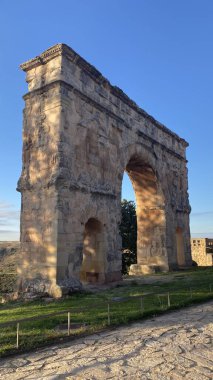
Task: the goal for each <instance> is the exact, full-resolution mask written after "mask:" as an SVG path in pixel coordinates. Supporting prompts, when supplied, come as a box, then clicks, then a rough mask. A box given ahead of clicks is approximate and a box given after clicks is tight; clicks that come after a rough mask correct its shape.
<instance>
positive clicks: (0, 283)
mask: <svg viewBox="0 0 213 380" xmlns="http://www.w3.org/2000/svg"><path fill="white" fill-rule="evenodd" d="M19 253H20V243H19V242H18V241H0V293H5V292H12V291H14V290H15V287H16V278H17V274H16V269H17V263H18V260H19Z"/></svg>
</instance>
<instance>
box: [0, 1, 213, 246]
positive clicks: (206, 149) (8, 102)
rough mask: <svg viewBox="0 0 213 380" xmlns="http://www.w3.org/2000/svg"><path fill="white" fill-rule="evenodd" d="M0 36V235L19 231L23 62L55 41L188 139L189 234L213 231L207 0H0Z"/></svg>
mask: <svg viewBox="0 0 213 380" xmlns="http://www.w3.org/2000/svg"><path fill="white" fill-rule="evenodd" d="M0 42H1V53H0V55H1V57H0V58H1V59H0V83H1V88H0V115H1V122H0V130H1V134H0V178H1V179H0V240H10V239H11V240H13V239H18V237H19V209H20V194H19V193H17V192H16V183H17V180H18V178H19V175H20V172H21V145H22V141H21V139H22V110H23V107H24V102H23V100H22V95H23V94H24V93H26V92H27V85H26V83H25V75H24V73H23V72H22V71H21V70H20V69H19V64H20V63H22V62H24V61H26V60H28V59H30V58H33V57H35V56H36V55H38V54H40V53H41V52H42V51H44V50H46V49H47V48H49V47H50V46H52V45H54V44H56V43H58V42H64V43H66V44H68V45H70V46H71V47H72V48H73V49H74V50H76V51H77V52H78V53H79V54H80V55H82V56H83V57H84V58H85V59H86V60H88V61H89V62H90V63H92V64H93V65H94V66H96V67H97V68H98V70H100V71H101V72H102V74H103V75H104V76H106V77H107V78H108V79H109V80H110V81H111V83H112V84H115V85H117V86H118V87H120V88H122V89H123V90H124V91H125V92H126V93H127V94H128V95H129V96H130V97H131V98H132V99H134V100H135V101H136V102H137V103H138V105H139V106H141V107H142V108H144V109H145V110H146V111H147V112H149V113H150V114H151V115H153V116H154V117H155V118H156V119H158V120H159V121H161V122H162V123H163V124H165V125H166V126H167V127H168V128H170V129H172V130H173V131H175V132H176V133H178V134H179V135H180V136H181V137H183V138H185V139H186V140H187V141H188V142H189V144H190V146H189V148H188V150H187V158H188V160H189V163H188V169H189V194H190V203H191V206H192V213H191V231H192V233H193V234H194V235H196V234H197V236H199V235H203V236H209V237H210V236H213V173H212V161H213V158H212V157H213V138H212V137H213V125H212V124H213V121H212V110H213V1H212V0H61V1H58V0H45V1H44V0H42V1H41V0H36V1H33V0H19V1H17V0H1V2H0ZM123 197H125V198H127V199H132V197H133V192H132V189H131V187H130V185H129V183H128V181H127V180H125V181H124V186H123Z"/></svg>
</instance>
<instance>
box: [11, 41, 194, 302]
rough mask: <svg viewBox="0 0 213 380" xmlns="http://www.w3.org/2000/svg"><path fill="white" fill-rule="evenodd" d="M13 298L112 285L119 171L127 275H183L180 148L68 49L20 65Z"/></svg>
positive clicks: (116, 273)
mask: <svg viewBox="0 0 213 380" xmlns="http://www.w3.org/2000/svg"><path fill="white" fill-rule="evenodd" d="M21 68H22V69H23V70H24V71H25V72H26V81H27V83H28V88H29V92H28V93H27V94H26V95H25V96H24V100H25V109H24V127H23V168H22V174H21V177H20V180H19V182H18V191H20V192H21V193H22V210H21V255H22V259H21V262H20V265H19V278H20V288H22V289H23V290H24V289H27V288H29V287H32V288H33V289H35V290H36V291H38V290H40V291H48V292H49V293H51V294H53V295H55V296H60V294H61V293H62V292H63V291H68V290H69V289H73V288H75V287H78V286H80V284H81V283H88V282H89V283H91V282H92V283H93V282H98V283H103V282H110V281H115V280H119V279H120V278H121V238H120V236H119V223H120V219H121V207H120V202H121V186H122V178H123V174H124V171H126V172H127V173H128V175H129V177H130V179H131V181H132V184H133V188H134V191H135V195H136V200H137V225H138V241H137V265H135V266H133V267H132V273H143V272H146V271H149V270H150V271H153V270H169V269H171V268H177V267H183V266H184V267H185V266H190V265H191V252H190V231H189V213H190V206H189V200H188V193H187V187H188V185H187V167H186V163H187V161H186V157H185V150H186V147H187V146H188V144H187V142H186V141H185V140H183V139H182V138H180V137H179V136H177V135H176V134H175V133H173V132H172V131H170V130H169V129H167V128H166V127H165V126H163V125H162V124H161V123H159V122H157V121H156V120H155V119H154V118H153V117H151V116H150V115H148V114H147V113H146V112H145V111H144V110H142V109H141V108H139V107H138V106H137V105H136V104H135V103H134V102H133V101H132V100H130V99H129V98H128V97H127V95H125V94H124V93H123V92H122V91H121V90H120V89H119V88H117V87H114V86H112V85H111V84H110V82H109V81H108V80H107V79H105V78H104V77H103V76H102V75H101V73H100V72H99V71H97V70H96V69H95V68H94V67H93V66H92V65H90V64H89V63H88V62H86V61H85V60H84V59H83V58H81V57H80V56H79V55H78V54H77V53H75V52H74V51H73V50H72V49H71V48H69V47H68V46H67V45H64V44H58V45H55V46H53V47H51V48H50V49H48V50H46V51H45V52H44V53H42V54H41V55H40V56H37V57H36V58H34V59H32V60H30V61H28V62H26V63H24V64H22V65H21Z"/></svg>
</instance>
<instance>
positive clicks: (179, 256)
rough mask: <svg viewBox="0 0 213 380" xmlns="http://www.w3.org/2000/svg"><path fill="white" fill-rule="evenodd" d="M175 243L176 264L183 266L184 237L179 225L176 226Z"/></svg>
mask: <svg viewBox="0 0 213 380" xmlns="http://www.w3.org/2000/svg"><path fill="white" fill-rule="evenodd" d="M176 245H177V264H178V266H179V267H183V266H185V254H184V239H183V230H182V228H180V227H177V228H176Z"/></svg>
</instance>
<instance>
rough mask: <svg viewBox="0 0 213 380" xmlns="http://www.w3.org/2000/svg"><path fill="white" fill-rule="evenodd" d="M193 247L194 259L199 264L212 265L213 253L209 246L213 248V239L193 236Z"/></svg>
mask: <svg viewBox="0 0 213 380" xmlns="http://www.w3.org/2000/svg"><path fill="white" fill-rule="evenodd" d="M191 247H192V260H194V261H195V262H196V263H197V265H198V266H201V267H202V266H204V267H205V266H212V265H213V253H210V252H208V247H212V248H213V239H206V238H197V239H195V238H193V239H191Z"/></svg>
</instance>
